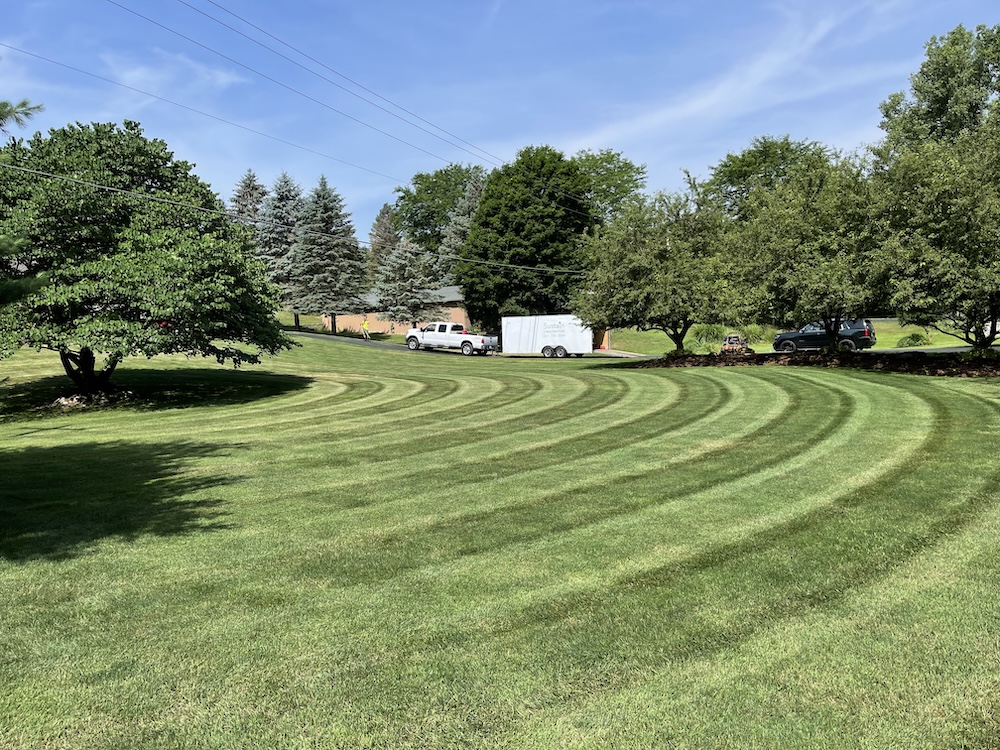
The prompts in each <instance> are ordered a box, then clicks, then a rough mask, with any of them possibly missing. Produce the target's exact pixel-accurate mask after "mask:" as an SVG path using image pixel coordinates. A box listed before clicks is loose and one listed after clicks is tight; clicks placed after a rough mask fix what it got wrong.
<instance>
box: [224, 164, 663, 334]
mask: <svg viewBox="0 0 1000 750" xmlns="http://www.w3.org/2000/svg"><path fill="white" fill-rule="evenodd" d="M644 185H645V169H644V168H642V167H637V166H635V165H633V164H632V163H631V162H629V161H628V160H627V159H625V158H624V157H622V156H621V154H618V153H615V152H612V151H602V152H599V153H592V152H587V151H585V152H581V153H579V154H577V155H576V156H575V157H573V158H571V159H567V158H566V157H565V156H563V154H561V153H560V152H558V151H556V150H555V149H552V148H550V147H546V146H543V147H529V148H526V149H524V150H522V151H521V152H520V153H519V154H518V157H517V159H516V160H515V161H514V162H512V163H511V164H508V165H505V166H503V167H501V168H499V169H496V170H494V171H493V172H491V173H487V172H486V170H485V169H483V168H482V167H480V166H475V165H461V164H452V165H449V166H447V167H444V168H442V169H440V170H437V171H435V172H430V173H419V174H417V175H415V176H414V177H413V179H412V180H411V182H410V184H409V185H406V186H403V187H400V188H397V198H396V201H395V202H394V203H393V204H385V205H384V206H383V207H382V210H381V211H380V212H379V214H378V216H377V217H376V219H375V221H374V223H373V225H372V228H371V231H370V233H369V242H368V245H369V248H368V251H367V253H365V251H363V250H362V249H361V247H360V245H359V243H358V242H357V240H356V239H355V236H354V229H353V227H352V225H351V222H350V219H349V216H348V214H347V213H346V212H345V211H344V204H343V200H342V199H341V198H340V196H339V195H338V194H337V193H336V191H334V190H333V189H331V188H330V187H329V186H328V185H327V183H326V180H325V179H324V178H321V179H320V184H319V185H318V186H317V187H316V188H315V189H314V190H313V192H312V193H310V195H309V196H307V197H303V195H302V191H301V189H300V188H299V187H298V185H296V183H295V182H294V181H293V180H292V178H291V177H289V176H288V175H287V174H282V175H280V176H279V177H278V179H277V180H276V181H275V183H274V185H273V186H272V188H271V189H270V190H268V189H267V188H265V187H264V186H263V185H262V184H261V183H260V182H259V181H258V180H257V178H256V176H255V175H254V173H253V171H252V170H249V171H248V172H247V173H246V175H244V177H243V179H242V180H241V181H240V183H239V184H238V185H237V186H236V189H235V191H234V193H233V197H232V200H231V202H230V206H229V210H230V214H231V216H232V217H233V218H234V219H235V220H236V221H240V222H244V223H247V224H249V225H251V226H254V227H256V232H257V235H256V236H257V243H258V248H259V249H258V253H259V256H260V257H261V259H262V260H264V262H265V263H266V265H267V267H268V269H269V272H270V278H271V280H272V281H273V282H274V283H276V284H277V285H278V286H279V287H280V288H281V289H282V301H283V304H284V306H285V307H286V309H289V310H291V311H292V312H293V313H295V315H296V325H298V314H299V313H310V314H323V315H332V316H336V314H337V313H350V312H357V311H362V310H365V311H367V309H368V308H371V307H374V308H376V309H378V310H379V311H381V313H382V314H383V315H384V316H385V317H387V318H388V319H390V320H394V321H399V322H408V321H413V320H416V319H418V318H421V317H426V316H428V315H434V314H436V313H437V309H438V308H439V306H440V305H441V303H442V302H443V298H442V297H441V296H440V294H439V292H440V290H441V289H442V288H444V287H446V286H449V285H453V284H457V285H459V286H461V288H462V291H463V295H464V298H465V303H466V306H467V308H468V310H469V313H470V316H471V317H472V318H473V319H474V320H475V321H477V322H478V323H480V324H481V325H484V326H486V327H487V328H490V329H495V328H498V327H499V324H500V317H501V315H504V314H525V313H529V312H557V311H561V310H565V309H566V307H567V305H568V304H569V301H570V293H571V291H572V288H573V282H574V280H575V278H576V277H578V276H579V274H580V273H581V272H582V266H581V254H580V251H579V245H580V238H581V236H582V235H583V233H584V232H585V231H586V230H588V229H589V228H591V227H593V226H595V225H597V224H601V223H604V222H605V221H607V220H608V219H610V218H611V217H612V216H614V215H615V214H616V213H617V212H618V211H619V210H621V208H622V207H623V206H624V205H626V204H627V203H628V202H630V201H633V200H635V198H636V196H638V194H639V191H640V190H641V189H642V188H643V187H644ZM366 295H371V296H373V297H374V300H372V299H371V296H369V298H368V299H367V300H366V299H364V298H365V297H366Z"/></svg>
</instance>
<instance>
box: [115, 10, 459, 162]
mask: <svg viewBox="0 0 1000 750" xmlns="http://www.w3.org/2000/svg"><path fill="white" fill-rule="evenodd" d="M105 2H107V3H110V4H111V5H114V6H115V7H117V8H121V9H122V10H124V11H126V12H128V13H131V14H132V15H134V16H136V17H138V18H141V19H143V20H144V21H147V22H149V23H151V24H153V25H154V26H157V27H159V28H161V29H163V30H164V31H167V32H169V33H171V34H173V35H175V36H178V37H180V38H181V39H183V40H185V41H186V42H190V43H191V44H194V45H196V46H198V47H201V48H202V49H203V50H206V51H208V52H211V53H212V54H213V55H217V56H219V57H221V58H222V59H223V60H226V61H228V62H230V63H232V64H233V65H238V66H239V67H241V68H243V69H244V70H248V71H250V72H251V73H253V74H254V75H256V76H259V77H261V78H263V79H264V80H266V81H270V82H271V83H273V84H274V85H276V86H280V87H281V88H283V89H286V90H288V91H291V92H292V93H293V94H298V95H299V96H301V97H303V98H305V99H308V100H309V101H311V102H314V103H315V104H318V105H320V106H321V107H324V108H325V109H328V110H330V111H331V112H335V113H336V114H338V115H340V116H341V117H346V118H347V119H348V120H351V121H353V122H356V123H358V124H359V125H363V126H364V127H366V128H368V129H370V130H374V131H375V132H376V133H380V134H382V135H384V136H385V137H386V138H391V139H392V140H394V141H396V142H398V143H402V144H403V145H404V146H409V147H410V148H412V149H416V150H417V151H420V152H421V153H423V154H426V155H427V156H431V157H433V158H435V159H438V160H439V161H443V162H444V163H445V164H450V163H451V160H450V159H446V158H444V157H443V156H439V155H438V154H435V153H433V152H432V151H428V150H427V149H425V148H421V147H420V146H418V145H416V144H415V143H410V142H409V141H407V140H404V139H402V138H400V137H398V136H395V135H393V134H392V133H389V132H387V131H385V130H382V129H380V128H377V127H375V126H374V125H371V124H370V123H367V122H365V121H364V120H360V119H358V118H357V117H354V116H353V115H349V114H347V113H346V112H342V111H341V110H339V109H337V108H336V107H333V106H331V105H329V104H327V103H326V102H324V101H322V100H320V99H317V98H315V97H313V96H310V95H309V94H307V93H305V92H304V91H299V90H298V89H296V88H293V87H292V86H289V85H288V84H287V83H282V82H281V81H279V80H278V79H277V78H272V77H271V76H269V75H267V74H266V73H262V72H261V71H259V70H257V69H256V68H251V67H250V66H249V65H246V64H245V63H241V62H240V61H239V60H235V59H233V58H232V57H229V56H228V55H225V54H223V53H222V52H219V51H218V50H216V49H212V48H211V47H209V46H208V45H206V44H202V43H201V42H199V41H196V40H194V39H192V38H191V37H189V36H185V35H184V34H182V33H181V32H179V31H175V30H174V29H171V28H170V27H169V26H165V25H164V24H162V23H160V22H159V21H154V20H153V19H152V18H150V17H149V16H144V15H143V14H142V13H139V12H138V11H135V10H132V9H131V8H128V7H126V6H124V5H122V4H121V3H118V2H116V1H115V0H105Z"/></svg>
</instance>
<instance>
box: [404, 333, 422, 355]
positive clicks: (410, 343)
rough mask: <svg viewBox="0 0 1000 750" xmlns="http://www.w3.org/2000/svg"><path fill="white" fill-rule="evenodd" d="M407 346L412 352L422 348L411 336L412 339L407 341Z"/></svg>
mask: <svg viewBox="0 0 1000 750" xmlns="http://www.w3.org/2000/svg"><path fill="white" fill-rule="evenodd" d="M406 346H407V348H408V349H409V350H410V351H411V352H415V351H416V350H417V349H419V348H420V342H419V341H417V340H416V339H415V338H413V337H412V336H410V338H408V339H407V340H406Z"/></svg>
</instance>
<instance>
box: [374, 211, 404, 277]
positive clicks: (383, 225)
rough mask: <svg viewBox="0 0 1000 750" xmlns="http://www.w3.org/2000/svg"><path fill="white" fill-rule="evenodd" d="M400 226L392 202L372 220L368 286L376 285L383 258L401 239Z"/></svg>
mask: <svg viewBox="0 0 1000 750" xmlns="http://www.w3.org/2000/svg"><path fill="white" fill-rule="evenodd" d="M400 237H401V235H400V232H399V228H398V227H397V226H396V211H395V209H394V208H393V207H392V205H391V204H389V203H386V204H384V205H383V206H382V208H381V210H380V211H379V212H378V216H376V217H375V221H374V222H372V228H371V231H370V232H369V233H368V286H369V288H371V287H374V286H375V284H376V282H377V281H378V278H379V268H380V267H381V265H382V260H383V259H384V258H385V257H386V256H387V255H389V253H391V252H392V251H393V250H395V249H396V246H397V245H398V244H399V240H400Z"/></svg>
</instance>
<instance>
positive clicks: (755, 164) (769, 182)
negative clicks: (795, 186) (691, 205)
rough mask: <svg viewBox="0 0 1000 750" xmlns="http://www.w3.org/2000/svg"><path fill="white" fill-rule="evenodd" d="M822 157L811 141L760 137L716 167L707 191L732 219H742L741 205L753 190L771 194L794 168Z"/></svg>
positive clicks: (822, 148) (819, 147)
mask: <svg viewBox="0 0 1000 750" xmlns="http://www.w3.org/2000/svg"><path fill="white" fill-rule="evenodd" d="M825 153H826V148H825V147H824V146H822V145H821V144H819V143H815V142H813V141H793V140H792V139H791V138H790V137H789V136H787V135H785V136H782V137H780V138H776V137H773V136H760V137H757V138H754V139H752V140H751V141H750V145H749V146H748V147H747V148H745V149H743V150H742V151H741V152H739V153H737V154H727V155H726V157H725V158H724V159H722V161H720V162H719V163H718V164H716V165H715V166H714V167H713V168H712V177H711V179H710V180H709V181H708V182H707V183H706V188H707V190H708V191H709V192H711V193H713V194H715V195H716V196H717V197H718V199H719V200H721V202H722V205H723V206H724V207H725V209H726V210H727V211H728V212H729V213H730V214H731V215H732V216H733V217H735V218H741V217H742V216H743V207H744V204H745V203H746V202H747V200H749V198H750V196H751V195H752V194H753V192H754V191H755V190H773V189H774V188H776V187H777V186H778V185H780V184H781V183H782V182H784V181H785V180H786V179H787V178H788V174H789V172H790V171H791V170H792V169H793V168H794V167H795V166H796V165H799V164H801V163H802V162H803V161H805V160H807V159H810V158H814V157H817V156H822V155H823V154H825Z"/></svg>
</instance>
